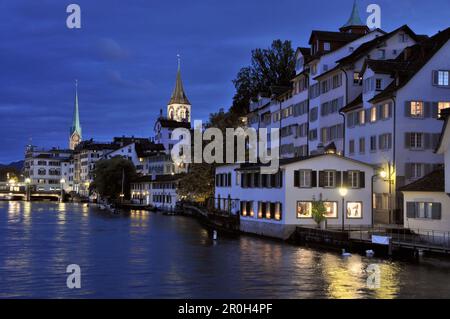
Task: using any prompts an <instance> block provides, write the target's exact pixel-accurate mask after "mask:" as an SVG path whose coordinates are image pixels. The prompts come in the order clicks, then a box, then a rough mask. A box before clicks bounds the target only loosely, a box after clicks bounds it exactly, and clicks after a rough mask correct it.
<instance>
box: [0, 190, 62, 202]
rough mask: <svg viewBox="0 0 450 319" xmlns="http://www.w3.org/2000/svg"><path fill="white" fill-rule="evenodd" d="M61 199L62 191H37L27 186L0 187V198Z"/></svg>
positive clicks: (28, 199) (27, 199)
mask: <svg viewBox="0 0 450 319" xmlns="http://www.w3.org/2000/svg"><path fill="white" fill-rule="evenodd" d="M2 199H3V200H26V201H30V200H33V199H34V200H39V199H50V200H61V191H37V190H35V189H31V187H26V186H16V187H0V200H2Z"/></svg>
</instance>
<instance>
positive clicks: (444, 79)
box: [435, 71, 450, 86]
mask: <svg viewBox="0 0 450 319" xmlns="http://www.w3.org/2000/svg"><path fill="white" fill-rule="evenodd" d="M449 73H450V71H436V75H435V76H436V77H437V83H436V84H437V85H439V86H448V85H449ZM435 82H436V81H435Z"/></svg>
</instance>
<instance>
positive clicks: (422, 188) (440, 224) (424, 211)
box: [400, 110, 450, 238]
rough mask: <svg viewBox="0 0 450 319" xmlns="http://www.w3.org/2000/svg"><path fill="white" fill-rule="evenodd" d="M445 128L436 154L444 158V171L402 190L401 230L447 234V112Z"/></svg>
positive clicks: (449, 204)
mask: <svg viewBox="0 0 450 319" xmlns="http://www.w3.org/2000/svg"><path fill="white" fill-rule="evenodd" d="M444 114H445V117H446V120H445V126H444V129H443V131H442V136H441V139H440V143H439V146H438V148H437V153H438V154H442V155H444V157H445V169H442V168H441V169H438V170H435V171H434V172H432V173H430V174H428V175H426V176H425V177H423V178H421V179H419V180H417V181H415V182H413V183H412V184H409V185H407V186H404V187H402V188H401V189H400V190H401V191H402V192H403V194H404V227H405V228H409V229H411V230H413V231H414V232H416V233H421V234H426V233H428V234H430V232H432V234H433V235H434V236H436V237H438V236H440V237H442V236H446V237H447V238H448V236H449V234H450V125H449V120H450V118H449V116H450V110H446V111H445V113H444Z"/></svg>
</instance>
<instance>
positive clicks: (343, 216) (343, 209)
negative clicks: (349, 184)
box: [339, 187, 348, 231]
mask: <svg viewBox="0 0 450 319" xmlns="http://www.w3.org/2000/svg"><path fill="white" fill-rule="evenodd" d="M339 194H340V195H341V197H342V231H345V196H347V194H348V189H347V188H345V187H341V188H339Z"/></svg>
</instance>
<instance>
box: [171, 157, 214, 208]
mask: <svg viewBox="0 0 450 319" xmlns="http://www.w3.org/2000/svg"><path fill="white" fill-rule="evenodd" d="M177 193H178V195H180V197H181V198H183V199H186V200H189V201H194V202H203V201H205V200H206V199H208V198H211V197H214V166H213V165H209V164H206V163H202V164H191V165H190V166H189V173H187V174H186V175H184V176H183V177H182V178H181V179H180V181H179V184H178V187H177Z"/></svg>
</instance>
